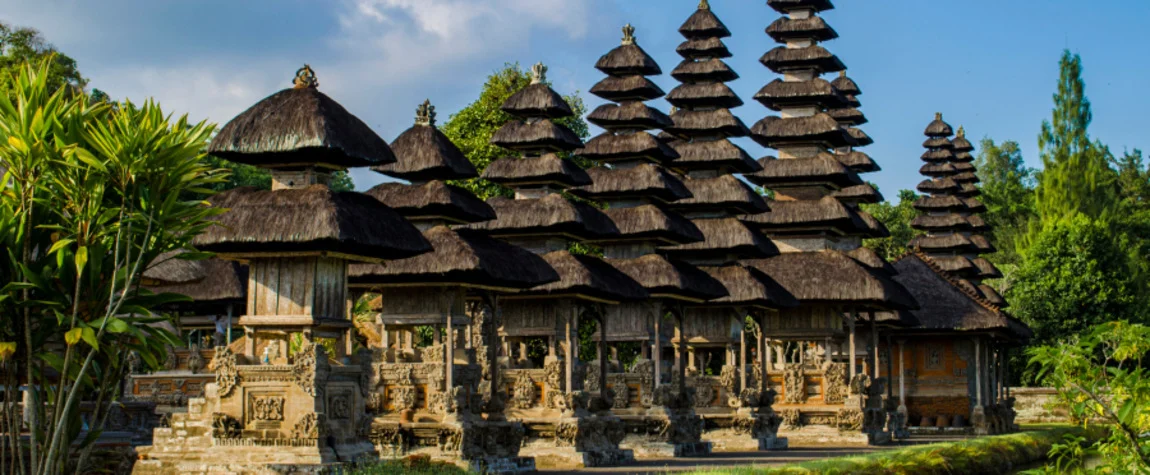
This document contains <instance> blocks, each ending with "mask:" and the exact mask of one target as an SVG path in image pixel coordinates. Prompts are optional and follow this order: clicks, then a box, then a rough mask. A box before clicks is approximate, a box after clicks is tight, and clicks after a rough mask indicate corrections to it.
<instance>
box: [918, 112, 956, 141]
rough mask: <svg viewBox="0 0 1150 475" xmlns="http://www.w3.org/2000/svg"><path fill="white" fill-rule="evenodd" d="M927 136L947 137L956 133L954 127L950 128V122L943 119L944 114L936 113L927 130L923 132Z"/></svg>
mask: <svg viewBox="0 0 1150 475" xmlns="http://www.w3.org/2000/svg"><path fill="white" fill-rule="evenodd" d="M923 134H925V135H926V136H927V137H937V138H945V137H950V136H951V135H954V129H952V128H950V124H948V123H946V122H944V121H943V120H942V114H941V113H937V114H935V115H934V120H933V121H931V122H930V124H929V125H927V126H926V131H924V132H923Z"/></svg>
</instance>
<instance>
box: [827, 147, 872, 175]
mask: <svg viewBox="0 0 1150 475" xmlns="http://www.w3.org/2000/svg"><path fill="white" fill-rule="evenodd" d="M835 158H836V159H838V161H839V162H841V163H842V164H843V165H846V166H847V168H850V169H851V170H852V171H854V172H855V173H871V172H877V171H880V170H882V167H880V166H878V163H877V162H875V161H874V159H872V158H870V155H867V154H865V153H863V152H859V151H857V150H854V151H850V152H847V153H836V154H835Z"/></svg>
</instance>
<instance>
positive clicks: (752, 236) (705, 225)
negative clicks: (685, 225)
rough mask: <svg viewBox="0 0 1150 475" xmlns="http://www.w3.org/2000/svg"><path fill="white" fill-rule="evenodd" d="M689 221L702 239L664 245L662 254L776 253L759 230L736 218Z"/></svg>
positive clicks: (703, 256)
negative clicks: (700, 232)
mask: <svg viewBox="0 0 1150 475" xmlns="http://www.w3.org/2000/svg"><path fill="white" fill-rule="evenodd" d="M691 222H693V223H695V226H696V227H698V228H699V230H700V231H702V232H703V237H704V240H703V241H702V242H697V243H692V244H685V245H682V246H671V247H665V248H663V249H662V250H661V252H662V253H664V254H667V255H669V256H672V257H679V258H683V259H689V258H700V259H708V258H714V257H718V258H725V257H728V256H733V257H735V258H736V259H759V258H763V257H770V256H773V255H776V254H778V253H779V250H778V248H776V247H775V245H774V244H773V243H771V240H770V239H767V238H766V236H763V234H762V233H759V232H757V231H754V230H752V229H751V228H749V227H747V225H746V224H743V222H742V221H739V220H738V219H736V218H717V219H694V220H691Z"/></svg>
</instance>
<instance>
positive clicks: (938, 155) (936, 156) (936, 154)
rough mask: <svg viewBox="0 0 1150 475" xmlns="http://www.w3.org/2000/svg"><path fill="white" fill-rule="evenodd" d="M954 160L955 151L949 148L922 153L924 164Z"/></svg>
mask: <svg viewBox="0 0 1150 475" xmlns="http://www.w3.org/2000/svg"><path fill="white" fill-rule="evenodd" d="M953 159H954V151H953V150H951V149H949V148H936V149H932V150H927V151H925V152H923V153H922V161H924V162H928V163H930V162H934V163H938V162H948V161H950V160H953Z"/></svg>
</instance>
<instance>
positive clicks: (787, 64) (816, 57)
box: [759, 45, 846, 74]
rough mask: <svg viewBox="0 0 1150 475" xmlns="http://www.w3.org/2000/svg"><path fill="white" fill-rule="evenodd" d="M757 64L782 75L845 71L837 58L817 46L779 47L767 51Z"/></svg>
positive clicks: (844, 67)
mask: <svg viewBox="0 0 1150 475" xmlns="http://www.w3.org/2000/svg"><path fill="white" fill-rule="evenodd" d="M759 62H760V63H763V66H766V67H767V68H768V69H770V70H771V71H774V72H775V73H778V74H784V73H787V72H789V71H799V70H806V69H813V70H815V71H818V72H821V73H835V72H839V71H842V70H845V69H846V66H844V65H843V62H842V61H840V60H839V58H838V56H835V55H833V54H831V52H830V51H827V49H826V48H823V47H822V46H819V45H810V46H807V47H805V48H788V47H786V46H779V47H777V48H775V49H772V50H770V51H767V53H766V54H764V55H763V57H762V58H759Z"/></svg>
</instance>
